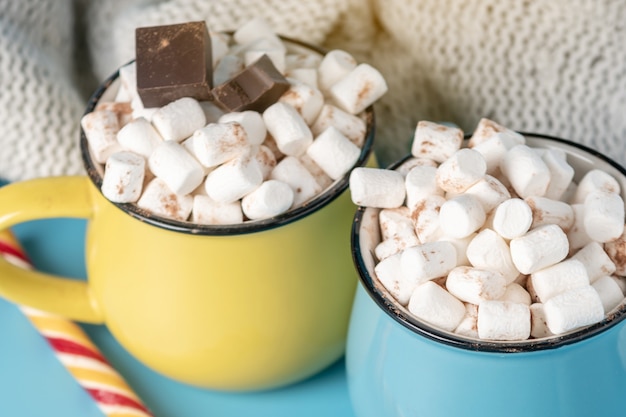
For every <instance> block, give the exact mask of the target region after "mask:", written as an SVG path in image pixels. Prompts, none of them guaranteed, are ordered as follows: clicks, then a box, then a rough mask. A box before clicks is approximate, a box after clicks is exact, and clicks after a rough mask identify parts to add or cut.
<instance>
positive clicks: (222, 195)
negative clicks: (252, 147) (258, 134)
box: [204, 153, 263, 203]
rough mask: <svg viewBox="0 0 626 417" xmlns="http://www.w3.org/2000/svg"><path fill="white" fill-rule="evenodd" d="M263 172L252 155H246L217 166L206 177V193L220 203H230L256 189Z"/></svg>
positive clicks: (260, 181)
mask: <svg viewBox="0 0 626 417" xmlns="http://www.w3.org/2000/svg"><path fill="white" fill-rule="evenodd" d="M262 182H263V172H262V171H261V167H260V166H259V163H258V162H257V160H256V159H255V158H254V156H253V155H250V154H249V153H246V154H244V155H240V156H237V157H235V158H234V159H231V160H230V161H228V162H226V163H224V164H222V165H220V166H218V167H217V168H215V169H214V170H213V171H211V172H210V173H209V175H207V178H206V181H205V183H204V186H205V189H206V193H207V195H208V196H209V197H211V198H212V199H213V200H215V201H217V202H220V203H232V202H234V201H236V200H238V199H240V198H242V197H243V196H244V195H246V194H248V193H249V192H251V191H253V190H254V189H256V188H257V187H258V186H259V185H261V183H262Z"/></svg>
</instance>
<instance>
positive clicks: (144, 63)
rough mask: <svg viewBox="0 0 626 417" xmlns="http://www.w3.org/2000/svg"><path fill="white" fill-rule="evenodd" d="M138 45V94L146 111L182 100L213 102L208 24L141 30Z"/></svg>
mask: <svg viewBox="0 0 626 417" xmlns="http://www.w3.org/2000/svg"><path fill="white" fill-rule="evenodd" d="M135 42H136V43H135V46H136V61H137V92H138V93H139V96H140V97H141V101H142V102H143V105H144V106H145V107H161V106H164V105H166V104H168V103H170V102H172V101H174V100H177V99H179V98H182V97H192V98H195V99H196V100H209V99H210V98H211V88H212V85H213V81H212V80H213V63H212V57H211V38H210V37H209V31H208V29H207V27H206V23H205V22H203V21H201V22H188V23H182V24H176V25H166V26H153V27H143V28H137V30H136V31H135Z"/></svg>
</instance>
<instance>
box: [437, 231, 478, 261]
mask: <svg viewBox="0 0 626 417" xmlns="http://www.w3.org/2000/svg"><path fill="white" fill-rule="evenodd" d="M474 237H476V233H472V234H471V235H469V236H467V237H464V238H460V239H458V238H454V237H450V236H445V235H444V236H441V237H439V239H438V240H440V241H442V240H445V241H446V242H450V243H452V245H454V249H456V266H469V265H470V261H469V259H468V258H467V248H468V247H469V244H470V242H471V241H472V239H474Z"/></svg>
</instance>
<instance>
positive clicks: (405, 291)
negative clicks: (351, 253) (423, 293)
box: [374, 253, 417, 305]
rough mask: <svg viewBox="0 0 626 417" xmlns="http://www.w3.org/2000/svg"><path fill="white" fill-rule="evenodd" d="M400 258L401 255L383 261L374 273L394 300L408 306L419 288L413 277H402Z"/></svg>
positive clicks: (375, 268)
mask: <svg viewBox="0 0 626 417" xmlns="http://www.w3.org/2000/svg"><path fill="white" fill-rule="evenodd" d="M400 257H401V254H400V253H397V254H395V255H391V256H388V257H387V258H385V259H383V260H381V261H380V262H379V263H377V264H376V266H375V267H374V272H375V273H376V277H377V278H378V280H379V281H380V283H381V284H383V286H384V287H385V288H386V289H387V291H389V293H390V294H391V295H392V296H393V298H395V299H396V300H397V301H398V302H399V303H400V304H402V305H406V304H407V303H408V302H409V299H410V298H411V294H413V290H414V289H415V287H416V286H417V281H416V280H414V279H413V277H406V276H404V275H402V273H401V272H400V271H401V266H400V265H401V264H400Z"/></svg>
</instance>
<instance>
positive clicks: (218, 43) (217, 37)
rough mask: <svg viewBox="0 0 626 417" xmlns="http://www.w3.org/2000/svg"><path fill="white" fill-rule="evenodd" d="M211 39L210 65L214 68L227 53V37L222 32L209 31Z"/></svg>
mask: <svg viewBox="0 0 626 417" xmlns="http://www.w3.org/2000/svg"><path fill="white" fill-rule="evenodd" d="M209 35H210V38H211V60H212V61H211V63H212V67H213V68H215V66H216V65H217V63H218V62H219V61H220V59H222V57H224V56H225V55H226V54H227V53H228V49H229V46H228V40H229V39H228V36H227V35H226V34H224V33H222V32H214V31H209Z"/></svg>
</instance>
